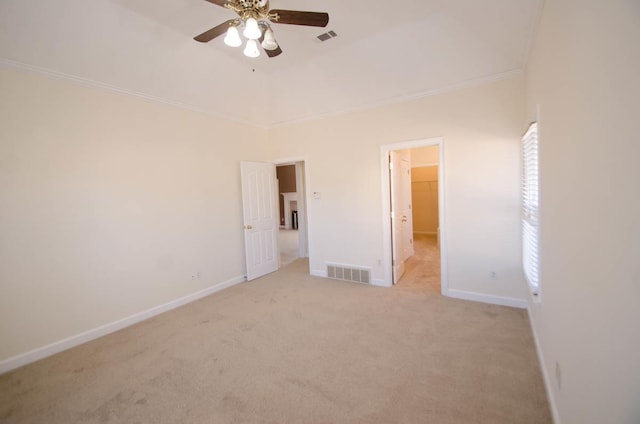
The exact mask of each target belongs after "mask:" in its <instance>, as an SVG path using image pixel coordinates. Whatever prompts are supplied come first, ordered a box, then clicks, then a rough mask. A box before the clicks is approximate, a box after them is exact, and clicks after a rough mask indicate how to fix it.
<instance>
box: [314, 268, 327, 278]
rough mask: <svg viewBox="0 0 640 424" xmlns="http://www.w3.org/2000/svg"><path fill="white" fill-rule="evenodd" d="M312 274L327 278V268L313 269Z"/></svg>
mask: <svg viewBox="0 0 640 424" xmlns="http://www.w3.org/2000/svg"><path fill="white" fill-rule="evenodd" d="M311 275H313V276H314V277H322V278H327V270H326V269H325V270H322V269H314V270H312V271H311Z"/></svg>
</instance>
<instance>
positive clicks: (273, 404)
mask: <svg viewBox="0 0 640 424" xmlns="http://www.w3.org/2000/svg"><path fill="white" fill-rule="evenodd" d="M307 270H308V263H307V262H306V261H305V260H298V261H296V262H294V263H292V264H291V265H289V266H287V267H284V268H283V269H281V270H280V271H278V272H276V273H274V274H271V275H269V276H266V277H264V278H261V279H259V280H256V281H253V282H250V283H243V284H239V285H237V286H234V287H232V288H229V289H226V290H224V291H222V292H220V293H217V294H214V295H212V296H209V297H207V298H204V299H202V300H199V301H197V302H194V303H191V304H189V305H186V306H184V307H181V308H178V309H175V310H173V311H170V312H167V313H165V314H162V315H160V316H157V317H155V318H153V319H150V320H148V321H145V322H143V323H140V324H138V325H135V326H133V327H130V328H128V329H125V330H122V331H119V332H117V333H114V334H111V335H108V336H105V337H103V338H100V339H98V340H95V341H92V342H89V343H87V344H84V345H82V346H79V347H76V348H73V349H71V350H68V351H66V352H62V353H60V354H57V355H55V356H52V357H50V358H47V359H44V360H42V361H39V362H36V363H33V364H31V365H28V366H25V367H23V368H21V369H18V370H15V371H13V372H10V373H7V374H4V375H2V376H0V421H1V422H2V423H47V424H55V423H64V424H70V423H154V424H162V423H437V424H449V423H464V424H470V423H487V424H489V423H491V424H500V423H505V424H507V423H508V424H514V423H518V424H527V423H530V424H542V423H551V418H550V414H549V407H548V404H547V400H546V396H545V391H544V387H543V382H542V377H541V374H540V368H539V365H538V361H537V358H536V353H535V349H534V344H533V339H532V334H531V330H530V328H529V322H528V318H527V314H526V312H525V311H524V310H519V309H513V308H508V307H502V306H494V305H486V304H480V303H473V302H467V301H462V300H455V299H449V298H445V297H442V296H440V295H438V294H434V293H432V292H430V291H429V290H426V289H424V288H419V285H417V284H413V285H412V284H408V285H407V287H405V288H399V289H398V288H392V289H384V288H376V287H371V286H367V285H362V284H356V283H347V282H341V281H333V280H327V279H322V278H316V277H311V276H309V275H307Z"/></svg>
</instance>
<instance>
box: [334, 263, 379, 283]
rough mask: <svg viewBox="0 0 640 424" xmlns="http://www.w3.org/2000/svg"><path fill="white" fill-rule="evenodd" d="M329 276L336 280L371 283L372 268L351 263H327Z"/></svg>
mask: <svg viewBox="0 0 640 424" xmlns="http://www.w3.org/2000/svg"><path fill="white" fill-rule="evenodd" d="M327 277H328V278H332V279H334V280H343V281H353V282H354V283H364V284H370V283H371V270H370V269H367V268H361V267H354V266H350V265H337V264H327Z"/></svg>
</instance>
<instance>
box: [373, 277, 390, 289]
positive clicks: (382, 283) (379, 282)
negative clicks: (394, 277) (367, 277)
mask: <svg viewBox="0 0 640 424" xmlns="http://www.w3.org/2000/svg"><path fill="white" fill-rule="evenodd" d="M371 285H372V286H376V287H386V288H389V287H391V286H390V285H389V284H387V283H385V281H384V280H380V279H377V278H372V279H371Z"/></svg>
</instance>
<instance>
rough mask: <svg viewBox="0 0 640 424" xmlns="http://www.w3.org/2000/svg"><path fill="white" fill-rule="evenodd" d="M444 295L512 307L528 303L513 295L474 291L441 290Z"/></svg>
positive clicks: (519, 306)
mask: <svg viewBox="0 0 640 424" xmlns="http://www.w3.org/2000/svg"><path fill="white" fill-rule="evenodd" d="M442 294H443V295H444V296H448V297H453V298H455V299H464V300H472V301H474V302H482V303H491V304H493V305H502V306H511V307H513V308H520V309H526V308H527V306H528V304H527V301H526V300H525V299H516V298H513V297H504V296H493V295H489V294H482V293H474V292H468V291H464V290H456V289H446V290H443V291H442Z"/></svg>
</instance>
